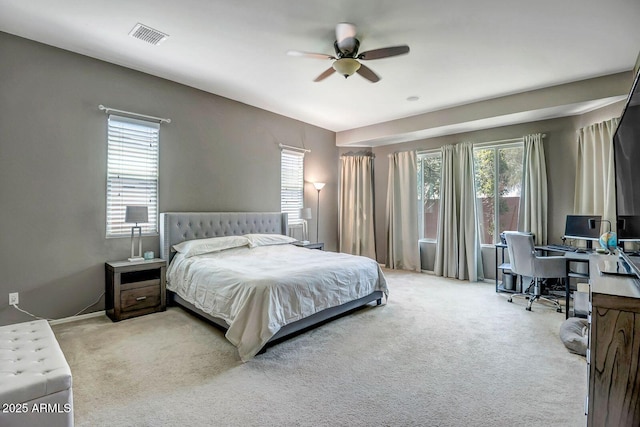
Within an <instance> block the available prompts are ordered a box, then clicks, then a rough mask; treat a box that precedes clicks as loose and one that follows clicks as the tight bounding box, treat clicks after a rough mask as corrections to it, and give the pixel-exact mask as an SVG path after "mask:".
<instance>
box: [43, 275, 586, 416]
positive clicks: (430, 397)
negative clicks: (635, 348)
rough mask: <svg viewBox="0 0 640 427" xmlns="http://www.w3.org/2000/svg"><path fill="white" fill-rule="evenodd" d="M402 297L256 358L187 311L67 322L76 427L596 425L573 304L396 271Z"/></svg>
mask: <svg viewBox="0 0 640 427" xmlns="http://www.w3.org/2000/svg"><path fill="white" fill-rule="evenodd" d="M385 273H386V275H387V278H388V281H389V288H390V292H391V294H390V298H389V303H388V304H387V305H386V306H382V307H371V308H366V309H364V310H360V311H358V312H356V313H353V314H351V315H349V316H348V317H344V318H341V319H339V320H336V321H334V322H331V323H329V324H326V325H324V326H321V327H320V328H317V329H314V330H313V331H310V332H307V333H305V334H302V335H300V336H298V337H296V338H294V339H292V340H289V341H287V342H285V343H282V344H279V345H277V346H274V347H272V348H270V349H269V350H268V352H267V353H265V354H262V355H259V356H257V357H256V358H255V359H253V360H251V361H250V362H248V363H241V362H240V361H239V358H238V356H237V353H236V351H235V348H234V347H233V346H232V345H231V344H229V343H228V342H227V341H226V340H225V338H224V336H223V334H222V333H221V332H220V331H219V330H218V329H216V328H213V327H212V326H209V325H207V324H206V323H204V322H203V321H201V320H199V319H197V318H195V317H192V316H191V315H189V314H187V313H186V312H184V311H183V310H181V309H179V308H170V309H169V310H168V311H166V312H164V313H156V314H152V315H148V316H144V317H139V318H135V319H130V320H126V321H122V322H119V323H112V322H111V321H110V320H108V319H107V318H106V317H105V318H94V319H88V320H84V321H79V322H75V323H68V324H62V325H57V326H54V328H53V329H54V332H55V333H56V336H57V337H58V340H59V342H60V345H61V346H62V349H63V351H64V353H65V355H66V357H67V360H68V361H69V365H70V366H71V371H72V373H73V392H74V404H75V419H76V425H77V426H159V425H167V426H214V425H215V426H217V425H221V426H265V425H274V426H285V425H286V426H325V425H328V426H354V425H366V426H372V425H385V426H515V425H518V426H563V427H568V426H581V427H582V426H584V425H585V422H586V417H585V416H584V413H583V404H584V398H585V395H586V363H585V359H584V358H582V357H580V356H576V355H573V354H570V353H569V352H568V351H567V350H566V349H565V348H564V346H563V345H562V343H561V342H560V339H559V338H558V330H559V327H560V324H561V323H562V321H563V320H564V314H560V313H556V312H555V310H554V309H553V308H550V307H545V306H543V305H540V304H536V305H534V311H533V312H527V311H525V310H524V300H522V299H518V300H515V302H514V303H513V304H510V303H508V302H507V301H506V298H507V296H506V295H504V294H496V293H495V292H494V287H493V285H491V284H486V283H468V282H461V281H455V280H445V279H442V278H436V277H434V276H431V275H426V274H418V273H406V272H393V271H386V272H385Z"/></svg>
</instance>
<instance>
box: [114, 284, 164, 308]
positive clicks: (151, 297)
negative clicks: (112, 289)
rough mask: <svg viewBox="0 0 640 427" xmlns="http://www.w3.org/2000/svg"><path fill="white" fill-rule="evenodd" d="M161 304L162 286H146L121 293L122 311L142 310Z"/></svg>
mask: <svg viewBox="0 0 640 427" xmlns="http://www.w3.org/2000/svg"><path fill="white" fill-rule="evenodd" d="M157 305H160V286H146V287H144V288H136V289H131V290H128V291H123V292H121V293H120V309H121V310H122V311H132V310H140V309H143V308H147V307H155V306H157Z"/></svg>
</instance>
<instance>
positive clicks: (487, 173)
mask: <svg viewBox="0 0 640 427" xmlns="http://www.w3.org/2000/svg"><path fill="white" fill-rule="evenodd" d="M523 154H524V145H523V142H522V141H519V142H514V143H509V144H499V145H497V144H496V145H482V146H481V147H477V148H474V150H473V163H474V172H475V181H476V182H475V184H476V203H477V206H478V215H479V217H480V218H479V222H480V243H482V244H486V245H490V244H494V243H498V240H499V235H500V233H501V232H503V231H505V230H517V229H518V213H519V206H520V190H521V187H522V157H523Z"/></svg>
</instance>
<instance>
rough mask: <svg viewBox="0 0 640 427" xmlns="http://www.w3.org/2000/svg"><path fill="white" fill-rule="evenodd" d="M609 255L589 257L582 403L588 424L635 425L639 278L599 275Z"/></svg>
mask: <svg viewBox="0 0 640 427" xmlns="http://www.w3.org/2000/svg"><path fill="white" fill-rule="evenodd" d="M615 259H616V258H614V257H611V256H598V255H593V256H592V257H591V258H590V260H589V264H590V265H589V271H590V280H589V283H590V288H591V289H590V315H589V319H590V333H589V350H588V352H587V364H588V384H589V395H588V397H587V405H586V406H587V426H592V427H606V426H616V427H622V426H635V427H637V426H640V280H638V279H635V278H632V277H628V276H626V277H625V276H614V275H609V274H601V269H603V268H604V267H605V266H604V264H603V263H604V262H609V263H611V260H614V261H615ZM614 265H615V264H614ZM609 266H611V264H609Z"/></svg>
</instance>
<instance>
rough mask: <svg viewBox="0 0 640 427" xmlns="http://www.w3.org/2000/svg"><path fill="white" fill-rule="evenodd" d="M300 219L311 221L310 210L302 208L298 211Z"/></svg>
mask: <svg viewBox="0 0 640 427" xmlns="http://www.w3.org/2000/svg"><path fill="white" fill-rule="evenodd" d="M300 218H301V219H311V218H312V217H311V208H302V209H300Z"/></svg>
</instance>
